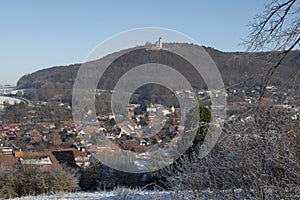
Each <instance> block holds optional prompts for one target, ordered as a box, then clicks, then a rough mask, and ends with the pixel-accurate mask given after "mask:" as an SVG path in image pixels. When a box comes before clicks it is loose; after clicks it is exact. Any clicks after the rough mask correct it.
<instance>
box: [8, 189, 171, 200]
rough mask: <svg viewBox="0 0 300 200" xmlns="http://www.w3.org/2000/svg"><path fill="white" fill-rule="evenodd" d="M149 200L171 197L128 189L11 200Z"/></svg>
mask: <svg viewBox="0 0 300 200" xmlns="http://www.w3.org/2000/svg"><path fill="white" fill-rule="evenodd" d="M49 199H50V200H54V199H60V200H65V199H66V200H71V199H75V200H96V199H97V200H98V199H101V200H117V199H130V200H150V199H167V200H168V199H171V197H170V194H169V193H167V192H142V191H139V192H134V193H133V192H128V191H112V192H104V191H101V192H100V191H99V192H77V193H61V194H56V195H50V196H28V197H21V198H14V199H13V200H49Z"/></svg>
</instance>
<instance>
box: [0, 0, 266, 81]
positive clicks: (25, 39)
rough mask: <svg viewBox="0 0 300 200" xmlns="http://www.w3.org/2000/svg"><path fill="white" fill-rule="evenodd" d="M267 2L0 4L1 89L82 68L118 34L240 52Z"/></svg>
mask: <svg viewBox="0 0 300 200" xmlns="http://www.w3.org/2000/svg"><path fill="white" fill-rule="evenodd" d="M268 2H269V1H268V0H267V1H262V0H252V1H241V0H226V1H224V0H218V1H217V0H213V1H202V0H194V1H176V0H170V1H163V0H160V1H159V0H151V1H149V0H144V1H141V0H128V1H121V0H120V1H115V0H109V1H108V0H107V1H104V0H103V1H101V0H99V1H96V0H94V1H93V0H89V1H84V0H81V1H79V0H51V1H39V0H35V1H33V0H27V1H10V0H1V1H0V69H1V72H0V85H2V84H16V82H17V80H18V79H19V78H20V77H21V76H22V75H24V74H27V73H31V72H34V71H36V70H39V69H43V68H48V67H51V66H57V65H68V64H72V63H80V62H82V61H83V60H84V59H85V58H86V56H87V55H88V54H89V52H90V51H91V50H93V49H94V48H95V47H96V46H97V45H98V44H99V43H100V42H102V41H104V40H105V39H107V38H109V37H111V36H112V35H115V34H118V33H120V32H122V31H126V30H130V29H133V28H142V27H162V28H169V29H173V30H176V31H179V32H182V33H184V34H187V35H189V36H190V37H192V38H193V39H195V40H196V41H197V42H198V43H199V44H202V45H205V46H211V47H214V48H216V49H219V50H222V51H243V50H244V47H243V46H239V44H240V43H241V42H242V39H245V38H246V37H247V35H248V32H249V30H248V28H247V25H248V24H249V22H250V21H251V20H252V18H253V17H254V16H255V15H256V14H259V13H261V12H262V10H263V6H264V4H266V3H268Z"/></svg>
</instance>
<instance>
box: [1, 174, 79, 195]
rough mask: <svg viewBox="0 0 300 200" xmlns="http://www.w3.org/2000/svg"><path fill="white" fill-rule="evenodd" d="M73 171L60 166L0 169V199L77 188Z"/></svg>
mask: <svg viewBox="0 0 300 200" xmlns="http://www.w3.org/2000/svg"><path fill="white" fill-rule="evenodd" d="M78 188H79V187H78V179H77V178H76V173H75V171H72V170H70V169H68V170H64V169H61V168H51V169H41V168H30V169H28V168H26V169H18V170H17V169H4V168H1V169H0V199H2V198H12V197H21V196H27V195H39V194H51V193H56V192H60V191H64V192H74V191H77V190H78Z"/></svg>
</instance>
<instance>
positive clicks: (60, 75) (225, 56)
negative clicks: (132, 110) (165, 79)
mask: <svg viewBox="0 0 300 200" xmlns="http://www.w3.org/2000/svg"><path fill="white" fill-rule="evenodd" d="M185 45H191V44H183V43H170V44H164V47H166V48H181V47H183V46H185ZM204 48H205V49H206V51H207V52H208V53H209V54H210V56H211V57H212V59H213V60H214V61H215V63H216V65H217V67H218V69H219V71H220V73H221V75H222V77H223V80H224V83H225V85H227V86H228V85H233V84H235V83H238V82H241V81H245V80H246V79H247V78H249V77H251V76H253V77H254V78H256V80H255V84H256V85H261V83H262V80H263V74H264V73H265V69H264V66H265V65H266V63H267V62H268V61H269V60H270V57H272V56H274V55H276V53H274V52H257V53H248V52H221V51H219V50H216V49H213V48H209V47H204ZM112 55H114V54H112ZM158 60H159V61H160V63H163V64H166V65H168V66H173V67H174V66H175V67H174V68H176V69H177V70H179V71H180V72H181V73H184V75H185V76H187V77H189V80H190V82H191V83H192V85H193V86H195V85H197V86H199V85H201V86H203V88H204V87H205V84H204V82H203V80H202V78H201V77H200V76H199V75H197V73H196V72H195V70H194V69H193V68H192V67H191V66H190V64H189V63H188V62H186V61H185V60H183V59H182V58H180V57H178V56H176V55H174V54H170V53H168V52H167V51H162V50H159V51H157V50H155V51H154V50H153V51H151V50H145V49H142V50H137V51H131V52H129V53H126V54H124V55H123V56H121V57H120V58H118V59H117V60H115V61H114V62H113V63H112V65H111V66H110V67H109V68H108V69H107V70H106V71H105V73H104V75H103V77H105V80H104V79H101V80H100V81H99V85H98V88H103V89H112V88H113V86H114V84H115V83H116V81H117V80H118V79H119V78H120V77H121V76H122V75H123V74H124V73H125V72H126V71H128V70H129V69H131V68H132V67H134V66H137V65H139V64H143V63H147V62H149V61H151V62H156V61H158ZM94 62H101V60H96V61H94ZM299 66H300V51H299V50H297V51H293V52H291V53H290V54H289V55H288V57H287V58H286V59H285V60H284V62H283V63H282V65H281V66H280V67H279V69H278V70H277V71H276V73H275V74H274V76H273V78H272V80H271V82H272V84H274V85H281V84H285V82H286V80H287V79H289V78H290V77H291V76H292V75H294V74H296V72H297V70H298V68H299ZM79 67H80V64H73V65H69V66H56V67H52V68H48V69H43V70H39V71H37V72H34V73H32V74H27V75H24V76H23V77H21V78H20V79H19V81H18V83H17V88H18V89H26V91H27V92H26V94H25V95H26V97H27V98H29V99H33V98H38V99H39V100H43V101H47V100H49V98H54V97H61V98H66V99H68V100H70V98H71V94H72V87H73V84H74V80H75V78H76V75H77V71H78V69H79Z"/></svg>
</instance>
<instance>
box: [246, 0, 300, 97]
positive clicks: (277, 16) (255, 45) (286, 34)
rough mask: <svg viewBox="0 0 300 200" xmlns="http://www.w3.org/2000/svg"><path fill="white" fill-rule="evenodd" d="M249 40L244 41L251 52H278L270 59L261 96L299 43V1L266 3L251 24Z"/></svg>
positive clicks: (288, 0) (279, 0) (289, 0)
mask: <svg viewBox="0 0 300 200" xmlns="http://www.w3.org/2000/svg"><path fill="white" fill-rule="evenodd" d="M249 27H250V34H249V40H248V41H246V42H245V44H246V45H247V46H248V50H250V51H258V50H265V49H267V50H271V51H274V52H276V53H275V54H274V57H272V62H269V63H268V64H267V65H268V68H267V74H266V76H265V80H264V87H263V90H262V92H261V95H260V99H261V98H262V97H263V95H264V92H265V88H266V86H267V84H268V82H269V80H270V78H271V77H272V75H273V74H274V72H275V70H276V69H277V68H278V67H279V66H280V65H281V63H282V61H283V60H284V59H285V57H286V56H287V54H288V53H289V52H291V51H292V50H293V49H295V48H297V47H299V46H300V6H299V1H298V0H273V1H272V2H271V3H269V4H267V5H266V6H265V10H264V12H263V13H262V14H260V15H257V16H256V17H255V18H254V22H253V23H251V24H250V25H249Z"/></svg>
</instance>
